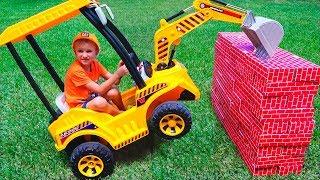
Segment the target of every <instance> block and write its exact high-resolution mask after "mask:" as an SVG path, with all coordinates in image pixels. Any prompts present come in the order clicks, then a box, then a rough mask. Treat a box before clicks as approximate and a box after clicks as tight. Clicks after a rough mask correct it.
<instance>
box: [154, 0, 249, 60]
mask: <svg viewBox="0 0 320 180" xmlns="http://www.w3.org/2000/svg"><path fill="white" fill-rule="evenodd" d="M193 8H194V9H195V12H194V13H191V14H189V15H187V16H184V17H182V18H180V19H178V20H176V21H174V22H171V23H169V22H167V21H166V20H165V19H161V20H160V28H159V29H158V30H157V31H156V33H155V35H154V52H155V64H157V65H158V64H165V65H167V64H168V62H169V57H170V48H171V46H172V44H174V45H178V44H179V43H180V39H181V38H182V37H183V36H185V35H186V34H187V33H189V32H190V31H192V30H194V29H196V28H197V27H199V26H200V25H202V24H204V23H206V22H208V21H209V20H219V21H225V22H231V23H236V24H242V23H243V21H244V20H245V17H246V11H245V10H243V9H241V8H239V7H235V6H232V5H223V4H221V3H213V2H211V1H210V0H195V1H194V2H193Z"/></svg>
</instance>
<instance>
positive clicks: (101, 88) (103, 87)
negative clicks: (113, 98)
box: [85, 66, 128, 94]
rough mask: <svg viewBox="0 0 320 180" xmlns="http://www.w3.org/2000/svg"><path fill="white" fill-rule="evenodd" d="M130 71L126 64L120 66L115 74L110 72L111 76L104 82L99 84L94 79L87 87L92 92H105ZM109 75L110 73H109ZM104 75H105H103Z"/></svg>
mask: <svg viewBox="0 0 320 180" xmlns="http://www.w3.org/2000/svg"><path fill="white" fill-rule="evenodd" d="M127 73H128V70H127V68H126V67H125V66H123V67H121V68H119V69H118V70H117V71H116V72H115V73H114V74H111V73H110V77H109V78H108V79H107V80H106V81H105V82H103V83H102V84H100V85H99V84H97V83H96V82H94V81H90V82H89V83H87V84H86V85H85V87H86V88H88V89H89V90H90V91H92V92H96V93H99V94H105V93H106V92H107V91H109V90H110V89H111V88H112V87H113V85H114V84H115V83H116V82H118V81H119V79H120V78H121V77H122V76H124V75H126V74H127ZM108 76H109V75H108ZM103 77H104V76H103Z"/></svg>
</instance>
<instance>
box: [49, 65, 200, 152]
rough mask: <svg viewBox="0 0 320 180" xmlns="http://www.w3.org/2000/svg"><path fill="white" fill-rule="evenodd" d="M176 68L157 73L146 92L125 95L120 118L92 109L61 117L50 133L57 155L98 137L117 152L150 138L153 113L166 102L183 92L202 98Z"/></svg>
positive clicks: (182, 70) (75, 110)
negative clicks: (85, 139) (79, 141)
mask: <svg viewBox="0 0 320 180" xmlns="http://www.w3.org/2000/svg"><path fill="white" fill-rule="evenodd" d="M174 62H175V64H176V65H175V66H174V67H172V68H170V69H167V70H164V71H155V72H154V74H153V76H152V78H150V79H148V80H147V81H146V84H147V86H146V87H144V88H143V89H140V90H139V89H137V88H136V87H133V88H131V89H129V90H127V91H126V92H124V93H123V94H122V98H123V101H124V104H125V106H126V107H127V110H126V111H125V112H123V113H121V114H119V115H117V116H114V117H113V116H111V115H109V114H106V113H101V112H95V111H92V110H89V109H83V108H73V109H71V110H69V111H68V112H65V113H64V114H62V115H61V116H60V117H59V118H58V119H57V120H56V121H54V122H53V123H52V124H51V125H50V126H49V128H48V129H49V132H50V134H51V136H52V137H53V139H54V141H55V146H56V149H57V150H58V151H60V150H63V149H65V148H66V147H67V145H68V144H69V143H70V142H71V141H72V140H74V139H75V138H77V137H80V136H86V135H95V136H98V137H100V139H102V141H103V142H106V143H107V144H109V145H110V146H111V147H113V148H114V149H115V150H117V149H120V148H122V147H123V146H126V145H128V144H130V143H132V142H134V141H136V140H138V139H140V138H142V137H144V136H146V135H148V134H149V130H148V126H147V121H148V120H149V119H150V118H151V116H152V113H153V110H154V109H155V108H156V107H157V106H158V105H160V104H161V103H163V102H166V101H170V100H179V99H180V95H181V93H182V92H183V91H184V90H188V91H189V92H190V93H192V94H193V95H194V99H199V98H200V92H199V90H198V88H197V87H196V85H195V84H194V83H193V81H192V79H191V78H190V76H189V75H188V72H187V69H186V68H185V67H184V66H183V65H182V64H180V63H178V62H177V61H174Z"/></svg>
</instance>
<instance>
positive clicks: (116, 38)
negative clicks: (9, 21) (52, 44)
mask: <svg viewBox="0 0 320 180" xmlns="http://www.w3.org/2000/svg"><path fill="white" fill-rule="evenodd" d="M79 10H80V12H81V13H82V14H83V15H84V16H85V17H86V18H87V19H88V20H89V22H90V23H91V24H92V25H93V26H94V27H95V28H96V29H97V30H98V31H99V32H100V33H101V34H102V35H103V36H104V37H105V38H106V39H107V41H108V42H109V43H110V45H111V46H112V47H113V48H114V50H115V51H116V52H117V54H118V55H119V57H120V58H121V59H122V61H123V62H124V64H125V66H126V67H127V68H128V71H129V73H130V75H131V77H132V79H133V80H134V82H135V84H136V85H137V86H138V88H139V89H142V88H144V87H145V86H146V84H145V81H144V80H143V79H142V77H141V75H140V73H139V71H138V70H137V66H139V64H140V60H139V58H138V56H137V54H136V53H135V52H134V50H133V49H132V47H131V45H130V43H129V42H128V40H127V39H126V38H125V37H124V36H123V34H122V33H121V32H120V31H119V30H118V29H117V28H116V26H115V25H114V24H113V23H112V22H111V21H110V20H109V19H107V24H106V25H103V24H102V23H101V20H100V19H99V17H98V15H97V13H96V12H95V11H94V9H93V8H92V7H86V6H85V7H82V8H80V9H79ZM25 39H27V40H28V42H29V44H30V45H31V47H32V49H33V50H34V51H35V52H36V54H37V56H38V57H39V59H40V60H41V62H42V63H43V65H44V66H45V67H46V69H47V71H48V72H49V74H50V75H51V77H52V78H53V80H54V81H55V83H56V84H57V85H58V87H59V89H60V90H61V91H62V92H63V91H64V83H63V81H62V80H61V78H60V77H59V75H58V74H57V72H56V71H55V69H54V68H53V66H52V65H51V64H50V62H49V60H48V58H47V57H46V55H45V53H44V52H43V51H42V49H41V48H40V46H39V45H38V43H37V42H36V40H35V38H34V37H33V35H32V33H30V34H27V35H26V36H25ZM15 40H16V39H13V40H12V41H15ZM5 44H6V46H7V48H8V49H9V51H10V53H11V55H12V57H13V58H14V59H15V61H16V63H17V65H18V66H19V68H20V70H21V71H22V73H23V75H24V76H25V77H26V79H27V80H28V82H29V83H30V85H31V87H32V88H33V90H34V91H35V92H36V94H37V96H38V97H39V98H40V100H41V101H42V103H43V104H44V106H45V107H46V109H47V110H48V111H49V113H50V114H51V116H52V118H54V119H56V118H58V114H57V113H56V112H55V110H54V108H53V107H52V106H51V105H50V103H49V101H48V99H47V98H46V97H45V95H44V94H43V92H42V91H41V89H40V87H39V86H38V84H37V83H36V81H35V80H34V78H33V77H32V75H31V73H30V71H29V70H28V69H27V67H26V65H25V64H24V62H23V60H22V58H21V56H20V55H19V54H18V52H17V50H16V49H15V47H14V45H13V42H11V41H9V42H6V43H5Z"/></svg>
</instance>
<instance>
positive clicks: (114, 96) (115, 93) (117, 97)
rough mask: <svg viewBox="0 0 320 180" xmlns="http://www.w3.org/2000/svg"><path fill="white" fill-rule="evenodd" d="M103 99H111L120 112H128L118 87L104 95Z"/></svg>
mask: <svg viewBox="0 0 320 180" xmlns="http://www.w3.org/2000/svg"><path fill="white" fill-rule="evenodd" d="M103 97H104V98H106V99H110V100H111V101H112V102H113V103H114V104H115V105H116V106H117V107H118V108H119V109H120V110H122V111H125V110H126V108H125V107H124V104H123V102H122V97H121V92H120V91H119V89H118V88H117V87H113V88H111V89H110V90H109V91H108V92H107V93H105V94H104V95H103Z"/></svg>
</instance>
